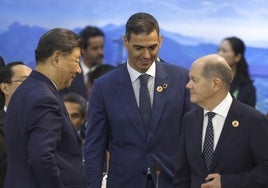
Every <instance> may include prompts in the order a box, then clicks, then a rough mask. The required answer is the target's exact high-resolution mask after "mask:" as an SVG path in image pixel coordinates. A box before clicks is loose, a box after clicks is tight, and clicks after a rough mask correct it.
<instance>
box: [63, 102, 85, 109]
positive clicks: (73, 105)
mask: <svg viewBox="0 0 268 188" xmlns="http://www.w3.org/2000/svg"><path fill="white" fill-rule="evenodd" d="M64 104H65V106H66V108H67V110H72V111H79V110H80V108H81V106H80V104H79V103H76V102H70V101H64Z"/></svg>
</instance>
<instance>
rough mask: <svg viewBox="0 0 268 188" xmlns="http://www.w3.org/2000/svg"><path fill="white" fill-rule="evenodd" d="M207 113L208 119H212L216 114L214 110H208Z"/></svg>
mask: <svg viewBox="0 0 268 188" xmlns="http://www.w3.org/2000/svg"><path fill="white" fill-rule="evenodd" d="M207 115H208V119H212V118H213V117H214V116H215V115H216V113H215V112H208V113H207Z"/></svg>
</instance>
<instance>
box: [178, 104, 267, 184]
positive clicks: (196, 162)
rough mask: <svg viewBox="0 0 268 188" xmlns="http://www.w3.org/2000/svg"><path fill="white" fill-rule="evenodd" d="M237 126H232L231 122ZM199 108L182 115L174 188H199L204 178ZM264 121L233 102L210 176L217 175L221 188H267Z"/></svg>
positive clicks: (249, 108) (259, 115)
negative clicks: (180, 139)
mask: <svg viewBox="0 0 268 188" xmlns="http://www.w3.org/2000/svg"><path fill="white" fill-rule="evenodd" d="M234 121H238V122H239V126H238V127H234V126H233V122H234ZM202 126H203V109H201V108H199V107H197V108H196V109H194V110H192V111H191V112H189V113H188V114H186V115H185V117H184V120H183V131H182V134H183V135H182V142H181V147H180V152H179V154H180V157H179V163H178V164H179V166H178V169H177V172H176V175H175V187H176V188H177V187H178V188H200V185H201V184H202V183H204V181H205V178H206V176H207V175H208V173H207V171H206V167H205V165H204V162H203V158H202V151H201V148H202ZM267 138H268V119H267V117H265V116H264V115H263V114H261V113H260V112H258V111H257V110H255V109H254V108H252V107H250V106H248V105H245V104H242V103H240V102H238V101H237V100H235V99H234V101H233V103H232V105H231V107H230V110H229V112H228V115H227V117H226V120H225V122H224V126H223V129H222V132H221V135H220V138H219V141H218V144H217V146H216V149H215V152H214V155H213V159H212V164H211V169H212V170H211V173H219V174H221V185H222V187H223V188H226V187H227V188H242V187H243V188H265V187H266V186H268V144H267Z"/></svg>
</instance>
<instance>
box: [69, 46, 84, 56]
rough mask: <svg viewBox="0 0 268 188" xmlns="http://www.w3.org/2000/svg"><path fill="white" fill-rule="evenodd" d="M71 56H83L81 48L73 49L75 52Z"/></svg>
mask: <svg viewBox="0 0 268 188" xmlns="http://www.w3.org/2000/svg"><path fill="white" fill-rule="evenodd" d="M69 55H71V56H75V57H80V56H81V51H80V48H79V47H75V48H74V49H73V51H72V52H71V53H70V54H69Z"/></svg>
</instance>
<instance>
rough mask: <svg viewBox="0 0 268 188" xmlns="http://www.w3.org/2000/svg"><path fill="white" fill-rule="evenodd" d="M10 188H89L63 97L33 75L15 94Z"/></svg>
mask: <svg viewBox="0 0 268 188" xmlns="http://www.w3.org/2000/svg"><path fill="white" fill-rule="evenodd" d="M5 130H6V144H7V155H8V169H7V174H6V180H5V188H37V187H38V188H63V187H76V188H86V187H87V183H86V176H85V171H84V168H83V164H82V154H81V149H80V146H79V142H78V139H79V138H78V135H77V134H76V131H75V129H74V127H73V125H72V123H71V121H70V119H69V116H68V113H67V111H66V109H65V106H64V104H63V101H62V99H61V96H60V95H59V93H58V91H57V90H56V88H55V86H54V84H53V83H52V82H51V81H50V80H49V79H48V78H47V77H46V76H44V75H43V74H41V73H39V72H37V71H32V73H31V74H30V76H29V78H28V79H26V80H25V81H24V82H23V83H22V84H21V85H20V86H19V87H18V88H17V90H16V91H15V92H14V94H13V96H12V98H11V101H10V103H9V106H8V110H7V113H6V118H5Z"/></svg>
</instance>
